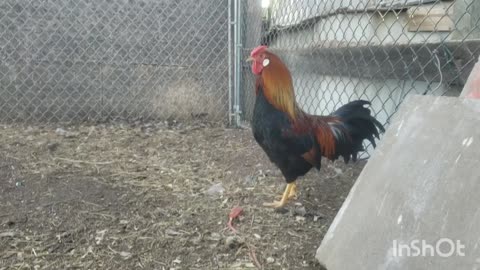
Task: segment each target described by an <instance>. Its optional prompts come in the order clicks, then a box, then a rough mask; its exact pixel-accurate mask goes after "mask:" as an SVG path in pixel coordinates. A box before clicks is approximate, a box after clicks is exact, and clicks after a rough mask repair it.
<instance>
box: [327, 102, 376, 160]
mask: <svg viewBox="0 0 480 270" xmlns="http://www.w3.org/2000/svg"><path fill="white" fill-rule="evenodd" d="M366 105H370V102H368V101H365V100H356V101H352V102H350V103H347V104H345V105H343V106H342V107H340V108H339V109H338V110H336V111H335V112H333V113H332V114H331V115H332V116H335V117H337V118H339V119H341V121H342V125H343V127H344V128H345V129H346V132H347V133H348V135H349V136H348V137H349V142H346V141H342V142H338V143H337V151H336V152H337V157H338V156H343V159H344V160H345V162H348V161H349V160H350V159H352V160H353V161H356V160H357V156H358V152H360V151H363V150H364V148H363V141H364V140H368V141H369V142H370V143H371V144H372V145H373V147H376V146H377V145H376V143H375V138H377V139H379V138H380V133H384V132H385V128H384V127H383V125H382V124H381V123H380V122H379V121H378V120H377V119H375V118H374V117H373V116H372V115H371V111H370V109H369V108H366V107H365V106H366Z"/></svg>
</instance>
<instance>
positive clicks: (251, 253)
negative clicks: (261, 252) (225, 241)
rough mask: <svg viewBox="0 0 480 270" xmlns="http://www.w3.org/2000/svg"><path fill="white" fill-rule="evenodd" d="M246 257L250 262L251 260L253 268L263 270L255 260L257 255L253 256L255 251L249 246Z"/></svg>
mask: <svg viewBox="0 0 480 270" xmlns="http://www.w3.org/2000/svg"><path fill="white" fill-rule="evenodd" d="M248 256H249V257H250V260H252V262H253V263H254V264H255V266H256V267H257V268H258V269H263V267H262V265H261V264H260V262H259V261H258V259H257V255H256V254H255V249H254V248H252V246H251V245H248Z"/></svg>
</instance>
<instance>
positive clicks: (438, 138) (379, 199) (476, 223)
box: [317, 96, 480, 270]
mask: <svg viewBox="0 0 480 270" xmlns="http://www.w3.org/2000/svg"><path fill="white" fill-rule="evenodd" d="M416 241H418V242H416ZM422 241H423V242H422ZM451 241H453V245H451V244H452V242H451ZM457 241H459V242H457ZM437 245H438V249H437ZM430 246H432V247H433V248H431V247H430ZM462 246H464V248H462ZM451 247H453V248H454V249H453V254H451V256H446V257H445V255H449V254H448V253H450V251H451ZM416 248H419V250H417V249H416ZM432 250H433V252H432ZM432 255H433V256H432ZM463 255H464V256H463ZM317 259H318V260H319V261H320V262H321V263H323V264H325V265H326V267H327V269H328V270H350V269H352V270H353V269H355V270H359V269H368V270H374V269H379V270H383V269H394V270H396V269H402V270H405V269H406V270H416V269H422V270H423V269H435V270H442V269H445V270H446V269H448V270H452V269H471V270H476V269H480V101H478V100H473V99H459V98H449V97H432V96H411V97H409V98H408V100H406V101H405V102H404V103H403V104H402V106H401V108H400V110H399V112H398V114H397V115H396V117H395V119H394V120H393V122H392V124H391V125H390V127H389V129H388V130H387V132H386V134H385V136H384V137H383V139H382V141H381V143H380V145H379V147H378V148H377V150H376V151H375V152H374V154H373V156H372V157H371V159H370V160H369V162H368V164H367V165H366V167H365V168H364V170H363V172H362V173H361V174H360V176H359V178H358V180H357V182H356V183H355V185H354V186H353V188H352V190H351V191H350V194H349V195H348V197H347V198H346V200H345V202H344V204H343V206H342V208H341V209H340V211H339V213H338V214H337V216H336V218H335V220H334V221H333V223H332V225H331V226H330V228H329V230H328V232H327V234H326V235H325V237H324V239H323V241H322V244H321V246H320V247H319V248H318V250H317Z"/></svg>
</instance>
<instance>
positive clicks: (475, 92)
mask: <svg viewBox="0 0 480 270" xmlns="http://www.w3.org/2000/svg"><path fill="white" fill-rule="evenodd" d="M460 96H461V97H466V98H476V99H480V58H479V60H478V61H477V63H476V64H475V66H474V67H473V69H472V71H471V72H470V75H469V76H468V80H467V82H466V83H465V87H464V88H463V91H462V93H461V94H460Z"/></svg>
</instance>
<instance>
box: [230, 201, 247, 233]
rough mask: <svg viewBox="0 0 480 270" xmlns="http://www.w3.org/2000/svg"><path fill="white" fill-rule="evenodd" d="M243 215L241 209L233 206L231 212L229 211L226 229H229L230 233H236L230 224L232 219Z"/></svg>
mask: <svg viewBox="0 0 480 270" xmlns="http://www.w3.org/2000/svg"><path fill="white" fill-rule="evenodd" d="M242 213H243V208H241V207H240V206H235V207H234V208H232V210H230V214H229V215H228V224H227V226H228V228H230V230H232V232H234V233H236V232H237V230H236V229H235V228H234V227H233V225H232V222H233V220H234V219H236V218H237V217H238V216H240V215H241V214H242Z"/></svg>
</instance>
